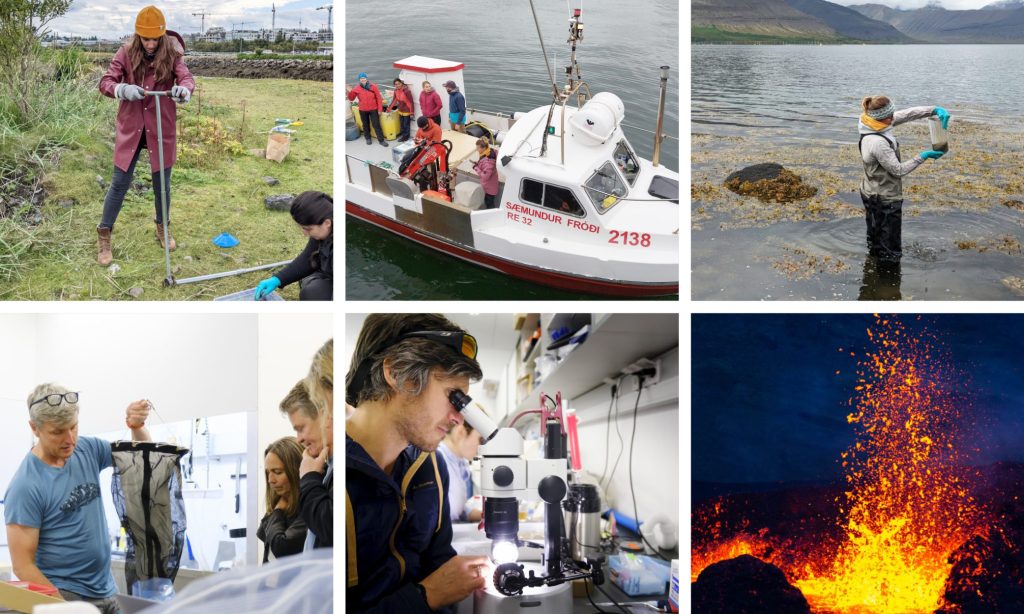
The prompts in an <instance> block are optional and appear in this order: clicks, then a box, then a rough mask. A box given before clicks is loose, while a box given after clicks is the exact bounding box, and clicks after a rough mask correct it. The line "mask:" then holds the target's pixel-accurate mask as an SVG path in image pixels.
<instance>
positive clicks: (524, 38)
mask: <svg viewBox="0 0 1024 614" xmlns="http://www.w3.org/2000/svg"><path fill="white" fill-rule="evenodd" d="M534 4H535V6H536V9H537V19H538V21H539V23H540V29H541V33H542V35H543V37H544V45H545V47H546V48H547V52H548V59H549V61H551V66H552V70H553V71H554V73H555V78H556V80H558V83H559V85H560V86H561V85H562V84H564V77H563V75H564V70H563V67H564V65H565V64H566V63H567V62H568V58H569V45H567V44H566V39H567V38H568V28H569V25H568V18H569V4H568V3H565V2H559V1H555V2H551V1H547V0H535V2H534ZM572 6H573V7H578V6H579V3H578V2H577V1H576V0H573V2H572ZM678 20H679V3H678V2H676V1H675V0H643V1H640V2H629V3H623V2H615V1H613V0H588V1H586V2H584V3H583V24H584V30H583V31H584V35H583V41H582V42H581V43H579V45H578V46H577V61H578V62H579V64H580V66H581V68H582V71H583V78H584V80H585V81H586V82H587V84H588V85H589V86H590V90H591V92H593V93H595V94H596V93H597V92H601V91H610V92H613V93H615V94H617V95H618V96H619V97H620V98H621V99H622V101H623V102H624V103H625V106H626V116H625V120H624V124H626V125H625V126H624V130H625V132H626V136H627V138H629V140H630V143H631V144H632V145H633V147H634V148H635V149H636V150H637V153H639V154H640V155H641V156H643V157H645V158H648V159H649V158H650V157H651V154H652V152H653V149H654V135H653V132H654V129H655V124H656V121H657V113H658V97H659V92H660V81H659V78H660V71H659V67H660V66H662V65H669V66H670V67H671V72H670V77H669V84H668V97H667V99H666V102H665V123H664V127H663V131H664V132H665V133H666V134H669V135H673V137H675V136H676V135H678V134H679V96H678V94H679V89H680V87H679V86H680V82H679V79H680V76H679V37H678V32H679V29H678ZM345 54H346V56H345V69H344V70H345V74H344V81H345V82H346V83H350V84H351V83H355V82H356V75H358V73H360V72H366V73H367V74H368V75H369V77H370V80H371V81H373V82H375V83H377V84H378V85H380V86H388V87H390V86H391V82H392V80H393V79H394V78H395V77H397V76H398V73H399V71H398V70H396V69H394V68H393V67H392V65H393V63H394V62H395V61H396V60H400V59H403V58H406V57H409V56H412V55H422V56H427V57H434V58H440V59H445V60H451V61H458V62H462V63H464V64H465V69H464V73H463V78H464V82H465V88H464V93H465V95H466V102H467V104H468V106H470V107H473V108H479V109H482V110H488V111H498V112H502V113H507V114H511V113H513V112H516V111H529V110H532V109H534V108H536V107H539V106H546V105H548V104H550V102H551V93H550V92H551V85H550V80H549V78H548V72H547V69H546V68H545V65H544V55H543V54H542V53H541V49H540V44H539V42H538V37H537V31H536V28H535V26H534V21H533V15H532V14H531V12H530V4H529V2H527V1H526V0H516V1H514V2H502V1H497V0H488V1H485V2H472V1H470V0H439V1H436V2H409V3H405V2H403V3H397V4H386V3H380V2H369V1H366V0H350V1H349V2H348V3H347V4H346V10H345ZM439 93H440V94H441V95H442V96H445V95H446V93H445V92H443V91H441V92H439ZM661 162H662V164H664V165H665V166H666V167H668V168H671V169H673V170H676V171H679V170H680V169H679V141H678V139H677V138H669V139H666V140H665V141H664V142H663V144H662V150H661ZM346 233H347V235H346V245H345V258H346V267H345V268H346V298H348V299H349V300H391V299H394V300H419V299H433V300H444V299H473V300H487V299H504V300H511V299H519V298H534V299H561V298H567V299H572V298H593V297H592V296H589V295H582V294H573V293H570V292H564V291H559V290H553V289H550V288H545V287H543V286H539V285H535V284H531V283H528V282H525V281H519V280H516V279H513V278H511V277H507V276H505V275H502V274H499V273H495V272H493V271H489V270H487V269H484V268H482V267H478V266H474V265H471V264H468V263H465V262H463V261H461V260H457V259H455V258H452V257H450V256H446V255H444V254H441V253H439V252H435V251H433V250H431V249H428V248H424V247H420V246H419V245H415V244H413V243H412V242H410V241H408V240H406V239H402V238H399V237H397V236H395V235H393V234H391V233H389V232H386V231H383V230H380V229H377V228H376V227H374V226H371V225H369V224H366V223H364V222H360V221H357V220H352V219H351V218H349V219H348V220H347V221H346Z"/></svg>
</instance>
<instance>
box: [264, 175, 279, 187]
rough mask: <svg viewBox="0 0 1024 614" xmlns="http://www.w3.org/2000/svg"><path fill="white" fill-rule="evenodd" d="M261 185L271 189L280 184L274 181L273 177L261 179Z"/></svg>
mask: <svg viewBox="0 0 1024 614" xmlns="http://www.w3.org/2000/svg"><path fill="white" fill-rule="evenodd" d="M263 183H265V184H267V185H269V186H271V187H273V186H275V185H277V184H279V183H281V182H280V181H278V180H277V179H274V178H273V177H270V176H267V177H264V178H263Z"/></svg>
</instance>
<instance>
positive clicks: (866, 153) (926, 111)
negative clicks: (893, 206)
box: [857, 107, 935, 200]
mask: <svg viewBox="0 0 1024 614" xmlns="http://www.w3.org/2000/svg"><path fill="white" fill-rule="evenodd" d="M934 112H935V107H912V108H910V109H903V110H902V111H896V113H895V114H894V115H893V121H892V124H891V125H890V126H889V127H887V128H886V129H885V130H881V131H878V132H876V131H874V130H872V129H871V128H868V127H867V126H865V125H864V122H857V123H858V129H859V132H860V134H863V135H867V136H865V137H864V138H863V140H862V141H861V146H860V155H861V160H862V161H863V162H864V179H863V180H861V183H860V191H861V192H862V193H864V194H865V195H867V196H875V195H877V196H879V197H881V198H882V200H903V179H902V177H903V176H904V175H907V174H909V173H910V172H911V171H913V170H914V169H915V168H917V167H918V166H921V163H922V162H924V158H922V157H921V156H920V155H917V156H914V157H913V158H911V159H910V160H908V161H906V162H902V161H901V159H900V143H899V141H897V140H896V136H895V135H894V134H893V133H892V129H893V128H895V127H896V126H899V125H900V124H904V123H906V122H910V121H914V120H915V119H924V118H926V117H928V116H930V115H932V114H933V113H934Z"/></svg>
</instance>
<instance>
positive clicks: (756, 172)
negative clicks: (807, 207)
mask: <svg viewBox="0 0 1024 614" xmlns="http://www.w3.org/2000/svg"><path fill="white" fill-rule="evenodd" d="M725 187H727V188H729V190H731V191H733V192H735V193H737V194H739V195H741V196H754V197H756V198H757V199H758V200H760V201H763V202H769V201H776V202H780V203H788V202H791V201H794V200H799V199H801V198H810V197H811V196H814V195H815V194H817V193H818V188H815V187H814V186H810V185H807V184H806V183H804V182H803V180H802V179H801V178H800V176H799V175H797V174H795V173H793V172H792V171H789V170H786V168H784V167H783V166H782V165H781V164H775V163H774V162H767V163H764V164H755V165H753V166H748V167H746V168H742V169H740V170H738V171H736V172H734V173H730V174H729V176H728V177H726V178H725Z"/></svg>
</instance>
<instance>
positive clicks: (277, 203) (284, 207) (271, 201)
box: [263, 194, 295, 211]
mask: <svg viewBox="0 0 1024 614" xmlns="http://www.w3.org/2000/svg"><path fill="white" fill-rule="evenodd" d="M293 200H295V196H294V195H292V194H277V195H275V196H268V197H266V198H264V199H263V204H265V205H266V206H267V209H270V210H272V211H288V210H290V209H291V207H292V201H293Z"/></svg>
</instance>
